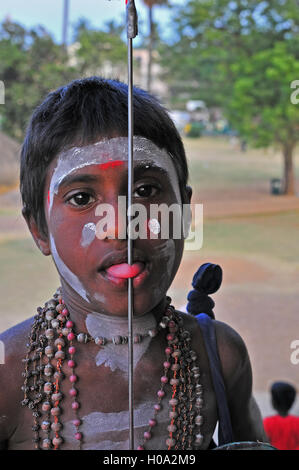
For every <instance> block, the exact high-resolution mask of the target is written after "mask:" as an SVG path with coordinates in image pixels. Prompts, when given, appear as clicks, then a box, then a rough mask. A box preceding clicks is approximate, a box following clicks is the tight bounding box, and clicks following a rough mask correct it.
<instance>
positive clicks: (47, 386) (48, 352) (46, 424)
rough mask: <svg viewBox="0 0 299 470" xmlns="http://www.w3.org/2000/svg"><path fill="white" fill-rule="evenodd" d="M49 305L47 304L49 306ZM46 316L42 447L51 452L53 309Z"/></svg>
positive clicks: (46, 309)
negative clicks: (51, 331) (50, 332)
mask: <svg viewBox="0 0 299 470" xmlns="http://www.w3.org/2000/svg"><path fill="white" fill-rule="evenodd" d="M47 304H48V303H46V306H47ZM44 316H45V337H46V339H47V346H45V349H44V354H45V356H46V358H47V359H46V360H47V362H46V364H45V366H44V375H45V377H46V382H45V383H44V398H46V400H45V401H44V402H43V404H42V411H43V412H44V416H43V421H42V424H41V428H42V431H43V432H44V435H45V437H44V438H43V441H42V447H43V449H44V450H49V449H51V448H52V439H51V419H52V415H51V408H52V405H51V401H50V394H51V392H52V391H53V377H52V376H53V366H52V363H51V360H52V358H53V356H54V337H53V335H50V334H49V331H50V330H51V320H52V319H53V318H54V317H55V313H54V311H53V309H48V308H47V307H46V308H45V310H44Z"/></svg>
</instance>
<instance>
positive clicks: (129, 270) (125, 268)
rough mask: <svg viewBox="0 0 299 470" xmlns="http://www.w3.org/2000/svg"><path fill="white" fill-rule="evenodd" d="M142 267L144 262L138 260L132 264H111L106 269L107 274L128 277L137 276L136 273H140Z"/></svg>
mask: <svg viewBox="0 0 299 470" xmlns="http://www.w3.org/2000/svg"><path fill="white" fill-rule="evenodd" d="M143 269H144V264H143V263H140V262H139V261H138V262H137V263H134V264H132V265H130V264H127V263H121V264H114V265H113V266H110V267H109V268H107V269H106V271H107V273H108V274H111V275H112V276H114V277H121V278H125V279H127V278H129V277H135V276H138V274H140V273H141V271H143Z"/></svg>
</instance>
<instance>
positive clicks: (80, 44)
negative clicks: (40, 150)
mask: <svg viewBox="0 0 299 470" xmlns="http://www.w3.org/2000/svg"><path fill="white" fill-rule="evenodd" d="M122 30H123V28H121V27H120V26H119V25H117V24H116V23H114V22H110V23H107V24H106V26H105V28H104V30H103V31H102V30H95V29H92V28H90V25H89V24H88V22H87V21H86V20H84V19H81V20H80V21H79V22H78V24H77V25H76V28H75V32H74V41H75V42H74V43H73V44H72V46H71V47H70V48H69V50H68V51H67V52H66V51H65V49H64V47H62V46H60V45H58V44H56V43H55V41H54V40H53V38H52V37H51V35H50V34H49V33H48V32H47V31H46V30H45V29H44V28H43V27H41V26H38V27H36V28H34V29H30V30H27V29H25V28H24V27H23V26H21V25H19V24H17V23H13V22H11V21H5V22H3V23H2V24H1V25H0V79H1V80H2V81H3V82H4V85H5V105H2V106H1V107H0V113H1V115H0V118H1V119H0V122H1V126H2V130H3V131H4V132H5V133H7V134H8V135H10V136H12V137H13V138H15V139H17V140H19V141H22V139H23V137H24V132H25V129H26V126H27V124H28V120H29V118H30V115H31V114H32V111H33V110H34V108H35V107H36V106H37V105H38V104H39V103H40V102H41V101H42V100H43V99H44V97H45V96H46V94H47V93H49V91H51V90H54V89H56V88H58V87H59V86H62V85H65V84H66V83H68V82H69V81H71V80H73V79H76V78H80V77H82V76H86V75H92V74H99V75H104V76H105V75H107V76H108V75H109V76H112V77H114V78H116V77H120V78H124V77H125V76H126V75H124V74H126V73H127V72H126V70H127V68H126V61H127V51H126V44H125V42H124V41H123V40H122V39H121V34H122Z"/></svg>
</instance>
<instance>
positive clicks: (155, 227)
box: [148, 219, 161, 235]
mask: <svg viewBox="0 0 299 470" xmlns="http://www.w3.org/2000/svg"><path fill="white" fill-rule="evenodd" d="M148 228H149V230H150V231H151V232H152V233H153V234H154V235H158V234H159V233H160V230H161V226H160V224H159V221H158V220H157V219H150V220H149V221H148Z"/></svg>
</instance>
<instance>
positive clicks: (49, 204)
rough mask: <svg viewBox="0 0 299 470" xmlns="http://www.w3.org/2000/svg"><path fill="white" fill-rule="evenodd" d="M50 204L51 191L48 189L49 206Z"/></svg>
mask: <svg viewBox="0 0 299 470" xmlns="http://www.w3.org/2000/svg"><path fill="white" fill-rule="evenodd" d="M49 205H50V191H48V206H49Z"/></svg>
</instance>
